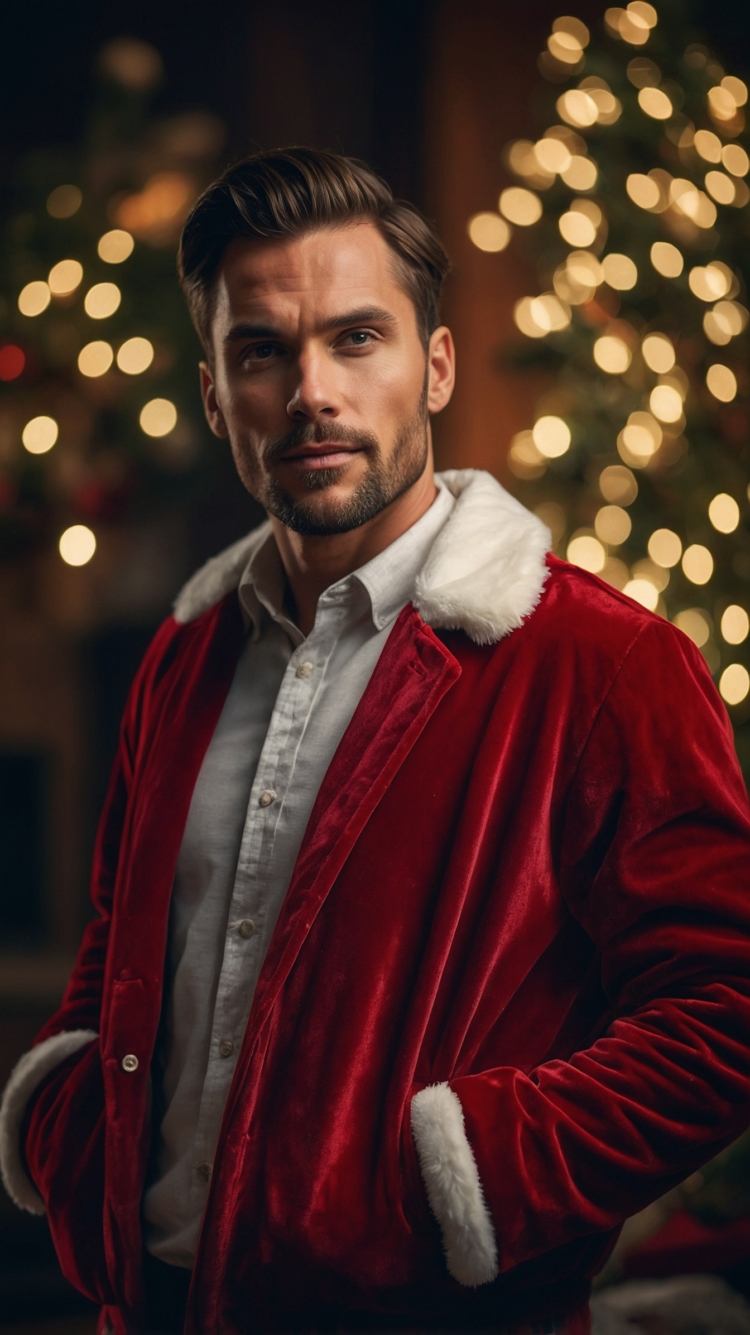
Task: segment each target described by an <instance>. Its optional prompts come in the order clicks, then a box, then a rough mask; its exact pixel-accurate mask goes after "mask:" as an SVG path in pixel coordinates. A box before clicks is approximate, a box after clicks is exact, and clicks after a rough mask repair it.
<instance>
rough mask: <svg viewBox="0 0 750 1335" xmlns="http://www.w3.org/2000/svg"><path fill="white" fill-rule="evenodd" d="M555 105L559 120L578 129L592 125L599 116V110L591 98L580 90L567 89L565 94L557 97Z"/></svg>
mask: <svg viewBox="0 0 750 1335" xmlns="http://www.w3.org/2000/svg"><path fill="white" fill-rule="evenodd" d="M555 105H556V107H557V114H558V116H559V117H560V118H561V120H564V121H566V122H567V124H568V125H574V126H575V127H576V128H580V129H586V128H587V127H588V126H589V125H593V124H594V123H595V122H596V120H597V118H598V115H599V108H598V107H597V105H596V102H595V101H594V99H593V97H591V96H590V94H589V93H587V92H584V90H583V89H582V88H569V89H568V91H567V93H563V94H562V96H561V97H558V99H557V102H556V104H555Z"/></svg>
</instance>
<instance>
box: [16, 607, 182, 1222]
mask: <svg viewBox="0 0 750 1335" xmlns="http://www.w3.org/2000/svg"><path fill="white" fill-rule="evenodd" d="M173 626H174V623H170V622H169V621H168V622H166V623H165V625H164V626H163V627H162V628H161V630H160V631H159V632H158V633H157V635H156V637H155V639H154V641H153V642H152V645H151V647H150V648H149V650H148V652H147V654H146V657H145V658H144V661H143V664H142V665H141V668H140V669H139V671H138V674H137V676H136V679H135V681H134V683H133V686H132V688H131V691H130V695H129V698H128V702H127V705H126V708H125V713H124V716H123V722H122V727H121V732H120V741H119V747H118V752H117V755H116V758H115V762H114V766H113V770H112V775H111V778H110V783H109V788H108V792H107V797H106V801H105V805H104V810H103V812H102V816H101V820H100V823H99V829H98V833H97V838H96V844H95V849H94V859H93V864H92V875H91V897H92V901H93V905H94V909H95V916H94V917H93V918H92V920H91V921H90V922H89V924H88V926H87V927H86V930H85V932H84V935H83V940H82V942H81V946H80V949H79V952H78V957H77V960H76V964H75V968H74V970H73V973H72V976H71V979H70V982H69V983H68V986H67V988H66V991H65V995H64V997H63V1000H62V1004H61V1005H60V1007H59V1009H58V1010H57V1011H56V1013H55V1014H54V1015H53V1016H52V1017H51V1019H50V1020H48V1021H47V1023H46V1024H45V1025H44V1028H43V1029H42V1030H41V1031H40V1033H39V1034H38V1035H37V1037H36V1039H35V1041H34V1046H33V1047H32V1048H31V1050H30V1051H29V1052H27V1053H26V1054H25V1055H24V1056H23V1057H22V1058H21V1059H20V1061H19V1062H18V1064H17V1065H16V1067H15V1069H14V1071H13V1072H12V1073H11V1076H10V1079H9V1081H8V1084H7V1085H6V1087H5V1091H4V1093H3V1097H2V1102H1V1103H0V1173H1V1174H2V1179H3V1183H4V1185H5V1188H6V1190H7V1192H8V1194H9V1195H10V1197H11V1199H12V1200H13V1201H14V1202H15V1203H16V1204H17V1205H18V1206H20V1207H21V1208H22V1209H25V1210H29V1211H30V1212H31V1213H33V1214H43V1213H44V1209H45V1207H44V1201H43V1199H42V1196H41V1195H40V1192H39V1190H37V1186H36V1185H35V1181H37V1180H38V1179H39V1178H40V1177H41V1176H43V1173H42V1172H41V1169H40V1171H39V1172H36V1171H35V1164H34V1157H35V1156H34V1153H33V1142H34V1140H35V1137H34V1135H33V1130H34V1128H33V1125H32V1124H33V1108H34V1103H35V1101H36V1100H37V1099H38V1098H40V1097H41V1096H42V1094H43V1091H44V1090H45V1089H46V1088H47V1087H52V1086H55V1087H57V1086H58V1085H59V1083H60V1082H59V1078H58V1076H57V1074H56V1072H57V1068H58V1067H60V1066H63V1065H64V1066H65V1068H66V1070H68V1069H70V1070H71V1071H72V1070H73V1069H75V1066H76V1064H77V1063H76V1062H75V1061H72V1060H71V1059H72V1058H73V1057H74V1056H75V1055H76V1054H77V1055H78V1060H79V1061H82V1060H83V1059H84V1056H85V1053H86V1050H87V1049H88V1048H89V1046H90V1045H91V1044H92V1043H94V1042H95V1041H96V1039H97V1038H98V1032H99V1016H100V1011H101V999H102V985H103V979H104V968H105V962H106V955H107V944H108V940H109V927H110V920H111V912H112V898H113V894H114V887H115V880H116V877H117V868H118V860H119V854H120V844H121V840H122V835H123V829H124V824H125V820H126V813H127V808H128V799H129V795H130V791H131V788H132V783H133V775H134V772H135V767H136V764H137V755H138V747H139V745H141V742H140V735H141V727H140V721H141V718H142V716H143V712H144V700H145V699H146V698H147V695H148V690H149V683H150V681H151V679H152V678H153V674H154V670H155V668H157V667H158V664H159V662H160V661H161V659H162V656H163V653H164V648H165V642H166V641H168V639H169V638H170V637H171V634H172V627H173ZM30 1127H31V1130H32V1134H30V1135H29V1138H28V1140H27V1144H26V1150H27V1151H28V1153H27V1154H26V1155H25V1154H24V1147H23V1146H22V1145H21V1138H22V1130H23V1131H24V1133H25V1132H26V1131H28V1129H29V1128H30ZM30 1177H31V1178H32V1179H34V1181H31V1180H30Z"/></svg>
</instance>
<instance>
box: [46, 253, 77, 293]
mask: <svg viewBox="0 0 750 1335" xmlns="http://www.w3.org/2000/svg"><path fill="white" fill-rule="evenodd" d="M82 279H83V265H82V264H79V263H78V260H60V261H59V263H58V264H54V265H53V266H52V268H51V269H50V271H49V274H48V275H47V283H48V285H49V290H50V292H52V293H53V294H54V295H55V296H56V297H67V296H69V294H70V293H71V292H75V290H76V288H77V287H79V286H80V283H81V280H82Z"/></svg>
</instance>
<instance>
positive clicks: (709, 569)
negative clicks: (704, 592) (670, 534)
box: [682, 542, 714, 584]
mask: <svg viewBox="0 0 750 1335" xmlns="http://www.w3.org/2000/svg"><path fill="white" fill-rule="evenodd" d="M682 569H683V573H684V574H685V577H686V578H687V579H689V580H690V583H691V584H708V581H709V580H710V578H711V576H712V575H713V573H714V558H713V557H712V555H711V553H710V551H709V550H708V547H704V546H703V545H702V543H700V542H694V543H693V544H692V545H691V546H690V547H686V548H685V551H684V553H683V556H682Z"/></svg>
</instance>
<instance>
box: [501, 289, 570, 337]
mask: <svg viewBox="0 0 750 1335" xmlns="http://www.w3.org/2000/svg"><path fill="white" fill-rule="evenodd" d="M570 318H571V317H570V307H569V306H568V305H567V304H566V303H565V302H563V301H562V300H561V299H560V298H559V297H558V296H556V294H555V293H554V292H543V293H542V295H541V296H539V297H522V298H521V300H520V301H517V302H516V304H515V306H514V308H513V319H514V320H515V322H516V324H517V326H518V328H519V329H520V330H521V333H522V334H526V336H527V338H544V337H545V335H546V334H550V333H553V332H556V331H559V330H561V329H566V328H567V327H568V325H569V324H570Z"/></svg>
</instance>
